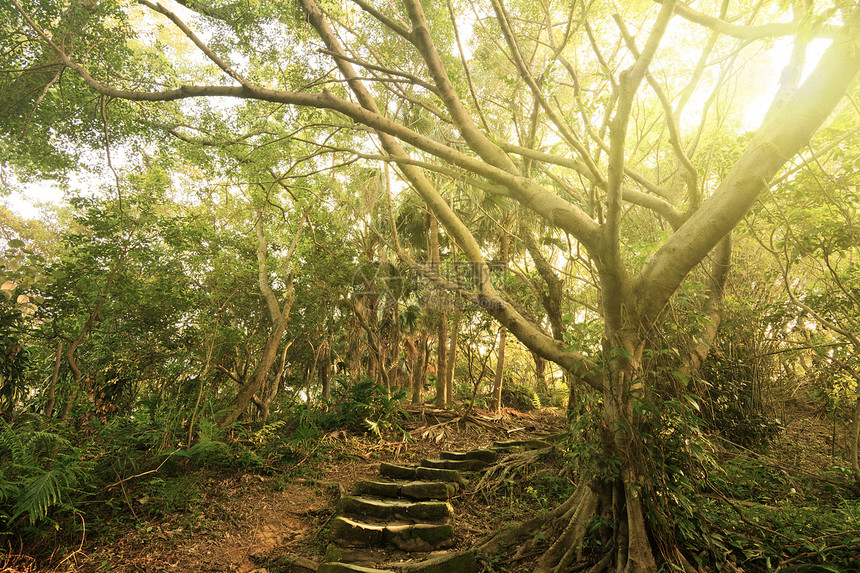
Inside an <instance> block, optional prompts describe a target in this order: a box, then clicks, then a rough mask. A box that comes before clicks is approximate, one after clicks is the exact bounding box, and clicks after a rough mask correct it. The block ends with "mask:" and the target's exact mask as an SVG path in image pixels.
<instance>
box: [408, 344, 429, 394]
mask: <svg viewBox="0 0 860 573" xmlns="http://www.w3.org/2000/svg"><path fill="white" fill-rule="evenodd" d="M429 338H430V335H429V333H428V331H427V329H426V328H422V329H421V334H419V335H418V348H417V350H418V356H417V364H416V365H415V369H414V370H413V371H412V403H413V404H420V403H421V402H422V401H423V396H422V394H423V392H424V385H425V384H426V383H427V362H428V360H429V359H430V356H429V353H428V351H427V342H428V340H429Z"/></svg>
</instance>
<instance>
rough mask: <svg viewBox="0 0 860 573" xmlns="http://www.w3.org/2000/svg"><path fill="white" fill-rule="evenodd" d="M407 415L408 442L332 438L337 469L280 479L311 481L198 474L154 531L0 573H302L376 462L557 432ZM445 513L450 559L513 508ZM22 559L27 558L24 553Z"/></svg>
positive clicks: (91, 542) (146, 524)
mask: <svg viewBox="0 0 860 573" xmlns="http://www.w3.org/2000/svg"><path fill="white" fill-rule="evenodd" d="M412 413H413V420H412V421H411V422H409V423H408V424H406V427H405V428H404V429H407V430H409V433H410V435H411V436H412V438H413V440H414V441H405V440H404V441H396V442H392V441H388V440H385V439H382V440H377V439H374V438H373V436H371V437H367V436H361V437H359V436H349V435H347V434H345V433H343V432H334V433H332V434H329V435H328V436H326V438H324V439H325V440H328V441H330V442H331V444H330V445H332V446H334V449H335V450H336V451H337V452H338V455H336V456H333V457H335V458H336V459H333V460H332V461H330V462H329V463H326V464H323V465H321V466H318V467H314V468H306V469H307V471H306V472H303V471H302V469H303V468H292V471H290V472H289V473H291V474H293V475H296V474H299V475H301V474H302V473H305V474H311V475H312V476H313V477H312V478H308V477H301V478H293V479H290V478H285V477H283V476H280V475H275V476H272V475H259V474H256V473H239V474H232V475H225V474H224V473H218V472H211V471H200V472H198V474H199V475H197V476H187V477H188V478H190V479H189V480H188V481H190V482H195V481H196V480H198V479H199V480H201V481H202V487H201V488H200V493H199V494H198V498H197V499H196V502H195V503H194V504H193V505H192V506H189V507H185V508H182V509H180V510H178V511H176V512H175V513H173V514H170V515H165V516H163V517H162V518H161V519H159V520H157V521H155V520H143V519H141V520H137V521H134V520H127V521H125V522H124V523H122V524H116V526H115V527H114V528H113V529H112V530H111V532H110V536H109V538H103V539H97V538H94V537H93V536H92V535H87V537H86V538H85V539H82V540H81V542H80V546H79V547H77V548H73V550H71V551H67V552H65V555H63V556H59V555H55V557H54V559H51V566H50V567H44V566H42V567H38V566H37V565H36V563H35V562H33V561H32V560H30V559H29V558H27V557H24V556H19V559H17V560H14V559H13V560H11V561H10V562H9V563H7V564H6V565H5V567H4V564H3V562H2V561H0V571H2V572H3V573H19V572H20V573H31V572H34V571H64V572H65V571H78V572H82V573H84V572H85V573H95V572H103V571H113V572H119V573H132V572H135V573H136V572H143V571H147V572H162V571H166V572H186V571H188V572H196V571H200V572H237V573H249V572H252V571H253V572H257V573H263V571H267V572H273V571H278V572H282V573H289V572H293V571H295V572H302V573H306V572H308V571H312V570H313V569H312V568H311V567H312V566H313V564H314V563H319V562H321V561H323V560H324V557H323V555H324V552H325V548H326V545H327V543H328V532H327V526H328V523H329V521H330V519H331V517H332V516H333V515H334V512H335V505H336V502H337V500H338V498H339V497H340V496H341V495H344V494H346V493H347V492H349V491H350V490H351V489H352V486H353V485H354V484H355V482H356V481H359V480H362V479H367V478H371V477H374V476H376V475H377V468H378V465H379V463H380V462H383V461H386V462H393V463H398V462H418V461H420V460H421V459H423V458H428V457H430V458H432V457H438V454H439V452H440V451H442V450H450V451H465V450H470V449H474V448H481V447H487V446H489V445H491V444H492V442H493V441H494V440H506V439H519V438H525V437H532V436H535V435H542V434H547V433H555V432H559V431H561V430H562V429H563V427H564V417H563V415H561V414H560V413H559V412H557V411H552V410H540V411H534V412H531V413H523V412H518V411H516V410H507V411H506V412H504V413H503V415H502V417H501V418H493V417H491V416H489V413H488V412H481V411H479V412H476V413H475V416H474V420H473V421H471V422H470V423H467V424H458V423H457V422H456V419H452V418H451V414H450V413H446V412H444V411H442V412H440V411H437V410H435V409H433V408H425V409H423V410H419V411H413V412H412ZM197 483H200V482H197ZM128 502H129V505H130V507H131V508H134V507H138V508H140V507H142V506H143V505H144V504H146V503H150V502H151V501H150V500H146V499H135V498H134V497H132V498H131V499H129V500H128ZM452 504H453V505H454V510H455V538H456V545H455V547H454V549H466V548H468V547H471V546H472V544H473V543H474V542H476V541H477V540H478V539H479V538H481V537H483V536H485V535H487V534H488V533H490V532H492V531H494V530H495V529H497V528H498V527H499V526H501V525H502V524H503V522H507V521H510V520H511V519H515V518H516V517H517V515H516V514H517V512H516V511H513V509H512V508H513V504H511V508H499V507H495V506H493V505H491V504H489V503H487V501H486V500H484V501H482V500H479V499H477V498H476V497H475V496H470V497H469V498H468V500H467V499H465V498H464V497H463V496H460V497H458V498H455V499H453V500H452ZM138 513H140V512H138ZM108 525H110V524H108ZM22 549H23V551H21V553H24V554H26V553H27V551H26V548H22ZM303 564H306V565H307V566H306V567H303V566H302V565H303Z"/></svg>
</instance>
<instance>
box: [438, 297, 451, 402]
mask: <svg viewBox="0 0 860 573" xmlns="http://www.w3.org/2000/svg"><path fill="white" fill-rule="evenodd" d="M436 352H437V357H438V358H437V359H436V406H437V407H438V408H444V407H446V406H447V405H448V381H447V378H448V317H447V316H446V313H444V312H442V313H441V314H440V316H439V326H438V330H437V331H436Z"/></svg>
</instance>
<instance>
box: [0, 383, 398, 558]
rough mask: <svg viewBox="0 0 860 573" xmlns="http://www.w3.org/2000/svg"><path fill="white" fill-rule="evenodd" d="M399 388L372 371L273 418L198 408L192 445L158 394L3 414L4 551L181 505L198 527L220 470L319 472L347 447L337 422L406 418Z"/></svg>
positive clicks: (380, 427)
mask: <svg viewBox="0 0 860 573" xmlns="http://www.w3.org/2000/svg"><path fill="white" fill-rule="evenodd" d="M402 398H403V396H402V395H401V394H393V395H388V394H387V393H385V391H384V389H383V388H381V387H379V386H378V385H375V384H372V383H368V382H358V383H355V384H352V385H346V384H343V385H341V386H340V387H338V389H337V390H336V392H335V394H334V397H333V399H332V400H331V401H330V402H329V404H327V405H326V407H325V408H321V409H311V408H307V407H306V406H304V405H292V406H289V407H286V408H284V409H282V410H281V411H280V412H279V413H278V414H277V415H275V416H273V417H271V418H270V419H269V421H267V422H266V423H261V422H253V423H247V422H245V423H236V424H234V425H233V426H231V427H228V428H225V429H219V428H218V427H217V426H216V425H215V423H214V422H213V421H212V420H211V419H209V418H205V417H204V418H202V419H199V420H198V421H197V424H196V426H195V428H194V432H193V436H192V438H193V439H192V441H191V444H190V447H189V446H188V444H187V440H188V432H189V430H188V428H187V425H186V424H187V423H186V422H185V421H177V420H176V419H175V418H174V417H170V416H169V415H168V412H166V411H165V410H163V409H161V408H160V407H159V406H158V405H156V404H155V403H152V404H149V406H150V407H148V408H143V409H142V410H141V411H138V412H135V413H133V414H131V415H128V416H115V417H113V418H112V419H108V420H105V421H102V420H99V419H98V418H97V417H87V416H85V415H83V416H80V417H79V418H77V419H76V420H75V421H74V423H69V422H60V421H58V420H53V419H47V418H45V417H43V416H40V415H37V414H22V415H20V416H18V417H17V418H16V419H15V420H14V421H13V422H11V423H8V422H6V421H4V420H2V419H0V563H3V559H6V558H9V557H10V556H12V555H17V553H15V552H14V551H13V550H12V549H11V547H18V546H22V547H27V548H28V552H29V553H30V554H31V555H32V556H35V557H37V558H39V557H42V558H48V556H50V555H51V554H52V553H53V554H58V555H59V554H62V546H67V547H70V548H71V547H74V546H76V545H77V544H79V543H80V542H81V540H82V539H86V538H88V539H99V540H100V542H102V543H104V542H107V541H109V540H110V539H111V538H112V537H113V536H114V535H117V534H120V533H119V532H120V530H121V529H122V528H123V527H143V526H144V525H145V524H148V523H152V522H154V521H156V522H157V521H159V520H166V519H175V518H176V517H177V516H185V517H184V518H183V521H184V522H185V525H183V526H182V528H183V530H187V531H193V530H194V529H195V528H196V527H199V525H198V524H199V523H200V518H201V512H203V511H204V510H205V508H204V506H205V505H206V504H203V503H202V500H203V499H204V498H205V496H206V495H207V491H208V489H210V488H211V485H212V483H213V480H219V479H220V477H226V476H231V475H239V474H244V473H248V472H251V473H258V474H266V475H269V476H272V477H273V478H274V485H275V487H278V484H279V483H284V484H285V483H287V482H288V481H290V480H293V479H296V478H299V477H305V478H317V477H320V476H321V475H322V472H321V470H320V468H321V466H322V465H323V464H324V463H326V462H329V461H331V460H333V459H335V460H336V459H338V458H339V457H341V456H346V455H348V454H346V453H344V452H343V451H341V450H340V449H339V446H338V442H336V441H332V440H327V439H323V438H324V436H325V435H326V434H327V433H328V432H331V431H333V430H335V429H338V430H344V429H349V430H350V431H353V432H356V433H360V434H366V435H369V436H373V435H378V436H382V434H383V432H388V431H391V430H397V429H398V426H397V424H398V422H399V421H400V420H402V415H403V414H402V413H401V412H400V409H399V408H398V405H399V402H400V400H401V399H402ZM219 476H220V477H219ZM118 527H119V528H120V529H118Z"/></svg>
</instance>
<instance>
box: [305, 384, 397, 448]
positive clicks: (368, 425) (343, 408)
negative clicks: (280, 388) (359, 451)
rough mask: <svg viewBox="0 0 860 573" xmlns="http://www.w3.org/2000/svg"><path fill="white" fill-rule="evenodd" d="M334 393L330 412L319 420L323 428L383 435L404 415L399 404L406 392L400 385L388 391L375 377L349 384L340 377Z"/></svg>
mask: <svg viewBox="0 0 860 573" xmlns="http://www.w3.org/2000/svg"><path fill="white" fill-rule="evenodd" d="M332 396H333V398H332V401H331V404H330V405H329V412H328V413H327V414H325V415H324V416H322V417H321V419H320V426H321V427H323V428H325V429H327V430H350V431H354V432H367V431H370V432H373V433H374V434H377V435H381V433H382V432H383V431H385V430H388V429H391V428H395V427H396V426H397V421H398V420H400V419H401V418H402V415H403V414H402V412H401V410H400V408H399V406H400V403H401V402H402V401H403V400H404V399H405V398H406V392H405V391H404V390H403V389H401V388H398V389H397V390H395V391H394V392H392V393H391V394H389V393H388V392H386V391H385V388H383V387H382V386H381V385H380V384H377V383H376V382H374V381H373V380H370V379H364V380H358V381H356V382H354V383H352V384H351V385H349V384H347V379H345V378H340V377H339V378H338V379H337V385H336V386H335V388H334V391H333V393H332Z"/></svg>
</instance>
